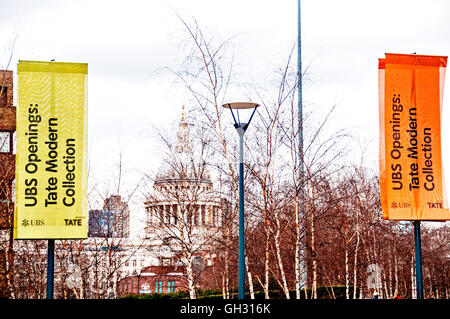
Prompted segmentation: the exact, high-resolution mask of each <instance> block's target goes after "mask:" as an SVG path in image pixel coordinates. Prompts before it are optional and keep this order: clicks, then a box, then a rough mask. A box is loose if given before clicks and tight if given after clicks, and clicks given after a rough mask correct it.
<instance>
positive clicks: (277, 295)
mask: <svg viewBox="0 0 450 319" xmlns="http://www.w3.org/2000/svg"><path fill="white" fill-rule="evenodd" d="M350 291H351V292H352V293H351V294H350V295H351V296H352V295H353V287H350ZM333 292H334V296H335V298H336V299H345V286H333V287H331V286H324V287H318V288H317V298H318V299H332V298H333ZM307 293H308V298H310V297H311V289H310V288H308V289H307ZM230 295H231V296H230V297H231V299H237V297H238V293H237V291H232V292H230ZM289 295H290V298H291V299H295V298H296V293H295V290H290V291H289ZM197 296H198V299H223V295H222V290H220V289H210V290H197ZM269 297H270V298H271V299H285V298H286V297H285V295H284V292H283V291H282V290H281V289H276V290H270V291H269ZM246 298H250V294H249V293H248V292H247V293H246ZM121 299H189V292H187V291H180V292H176V293H154V294H139V295H138V294H130V295H126V296H124V297H121ZM255 299H264V291H255ZM301 299H305V293H304V290H303V289H302V291H301Z"/></svg>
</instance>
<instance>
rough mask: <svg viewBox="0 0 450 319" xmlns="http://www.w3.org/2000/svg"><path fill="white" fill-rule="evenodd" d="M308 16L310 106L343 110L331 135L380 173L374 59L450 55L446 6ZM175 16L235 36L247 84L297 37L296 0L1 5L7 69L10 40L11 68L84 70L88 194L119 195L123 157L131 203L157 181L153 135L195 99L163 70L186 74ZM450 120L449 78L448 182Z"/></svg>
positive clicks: (387, 6)
mask: <svg viewBox="0 0 450 319" xmlns="http://www.w3.org/2000/svg"><path fill="white" fill-rule="evenodd" d="M301 10H302V16H301V20H302V64H303V66H304V67H305V68H307V70H308V73H307V75H306V79H305V82H304V86H303V99H304V104H305V107H306V108H309V109H310V110H314V108H316V107H317V108H319V107H325V108H327V107H331V106H332V105H336V112H335V114H334V115H333V121H335V123H336V128H337V129H338V128H342V127H347V128H350V129H351V130H352V132H353V133H354V135H355V137H356V139H357V140H359V141H360V143H361V144H362V145H367V147H368V148H367V160H368V162H369V165H377V164H376V163H377V161H378V130H379V128H378V69H377V66H378V58H381V57H384V54H385V53H386V52H388V53H413V52H416V53H417V54H428V55H449V54H450V40H449V39H450V1H447V0H429V1H418V0H377V1H369V0H367V1H357V0H341V1H335V0H303V1H301ZM177 15H179V16H181V17H183V18H184V19H186V20H189V21H192V20H191V18H192V17H194V18H195V19H196V20H197V22H198V23H199V25H200V27H201V28H202V29H203V30H205V31H206V32H207V34H210V35H214V37H217V38H220V39H227V38H229V37H231V36H235V38H233V43H234V46H235V47H234V54H235V56H234V59H235V61H236V62H235V63H236V65H237V66H241V73H240V76H242V81H245V82H249V81H252V80H254V81H258V80H259V79H261V78H264V77H266V76H267V75H268V74H273V72H274V70H276V69H277V68H278V67H280V66H282V65H283V61H285V60H286V58H287V56H288V54H289V51H290V49H291V47H292V46H293V45H295V43H296V41H297V0H289V1H288V0H280V1H266V0H247V1H242V0H228V1H211V0H209V1H206V0H189V1H183V0H167V1H162V0H151V1H150V0H142V1H139V0H128V1H115V0H108V1H104V0H95V1H92V0H91V1H83V0H76V1H75V0H65V1H56V0H54V1H50V0H40V1H32V0H2V1H0V67H3V68H4V67H5V66H6V64H7V62H8V57H9V55H10V52H11V50H10V48H11V44H12V43H13V42H14V50H13V56H12V57H13V59H12V61H11V64H10V65H9V69H12V70H14V71H16V67H17V62H18V60H43V61H47V60H51V59H55V60H56V61H61V62H83V63H88V65H89V75H88V78H89V80H88V82H89V84H88V109H89V114H88V116H89V120H88V121H89V124H88V130H89V161H90V172H89V174H90V187H92V185H97V184H98V185H99V186H98V187H99V188H101V187H109V188H110V189H108V191H110V192H112V191H113V190H111V185H115V183H114V181H115V180H114V178H115V177H114V176H111V172H112V171H114V170H116V171H117V167H118V163H119V159H120V154H122V161H123V163H124V167H123V169H124V171H125V172H126V174H127V176H128V177H129V180H131V183H130V185H129V186H128V187H129V188H128V189H127V188H126V186H122V188H121V192H123V194H122V195H123V196H124V197H126V196H127V194H130V192H131V191H132V189H133V185H135V184H136V183H137V181H138V180H139V178H140V177H141V176H142V174H143V173H148V174H150V175H151V174H154V172H155V171H156V169H157V168H158V166H159V165H160V163H161V161H162V158H161V152H160V150H159V146H158V143H157V142H156V140H155V138H154V136H153V135H152V127H160V128H165V127H169V128H170V127H174V126H173V125H174V123H175V125H176V123H177V122H178V121H179V118H180V111H181V106H182V105H185V104H186V101H187V100H188V98H187V97H186V96H185V95H183V93H181V92H180V91H179V90H175V89H174V86H173V78H171V76H170V74H168V73H167V72H161V70H163V69H164V68H166V67H170V68H174V69H176V68H177V67H179V66H180V61H182V60H183V57H184V54H185V52H184V51H183V46H182V45H181V44H180V43H182V41H183V39H186V35H185V33H184V32H185V31H184V27H183V26H182V24H181V22H180V20H179V19H178V17H177ZM447 73H448V72H447ZM15 85H16V84H15ZM186 109H187V111H189V105H186ZM449 122H450V79H448V76H447V79H446V84H445V89H444V104H443V114H442V123H443V129H442V148H443V161H444V170H445V172H447V175H448V174H450V167H449V163H450V128H449V127H448V126H447V125H445V123H449ZM230 125H231V122H230ZM355 152H356V151H355ZM447 180H450V179H449V178H448V176H447ZM447 185H449V184H448V183H447ZM447 188H448V187H447ZM136 205H138V204H136ZM138 206H139V205H138ZM141 208H142V207H140V208H139V207H138V208H136V210H138V209H141Z"/></svg>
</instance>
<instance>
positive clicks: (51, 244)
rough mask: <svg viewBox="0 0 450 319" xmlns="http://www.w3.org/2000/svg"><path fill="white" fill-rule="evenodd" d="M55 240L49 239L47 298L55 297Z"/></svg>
mask: <svg viewBox="0 0 450 319" xmlns="http://www.w3.org/2000/svg"><path fill="white" fill-rule="evenodd" d="M54 256H55V240H54V239H49V240H48V254H47V299H53V283H54V273H55V259H54Z"/></svg>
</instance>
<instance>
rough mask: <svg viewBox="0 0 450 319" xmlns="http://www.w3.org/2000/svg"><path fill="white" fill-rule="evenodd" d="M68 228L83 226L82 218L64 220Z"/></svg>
mask: <svg viewBox="0 0 450 319" xmlns="http://www.w3.org/2000/svg"><path fill="white" fill-rule="evenodd" d="M64 221H65V223H66V226H81V218H73V219H69V218H66V219H64Z"/></svg>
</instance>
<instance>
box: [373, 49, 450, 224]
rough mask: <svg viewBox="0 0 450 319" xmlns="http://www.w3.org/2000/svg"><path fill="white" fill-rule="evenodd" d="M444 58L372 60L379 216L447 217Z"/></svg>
mask: <svg viewBox="0 0 450 319" xmlns="http://www.w3.org/2000/svg"><path fill="white" fill-rule="evenodd" d="M446 66H447V57H444V56H426V55H415V54H388V53H387V54H386V56H385V58H384V59H380V60H379V64H378V85H379V88H378V92H379V106H380V190H381V206H382V209H383V217H384V218H385V219H394V220H447V219H450V212H449V209H448V203H447V197H446V192H445V183H444V179H443V176H444V175H443V169H442V159H441V110H442V98H443V88H444V77H445V68H446Z"/></svg>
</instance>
